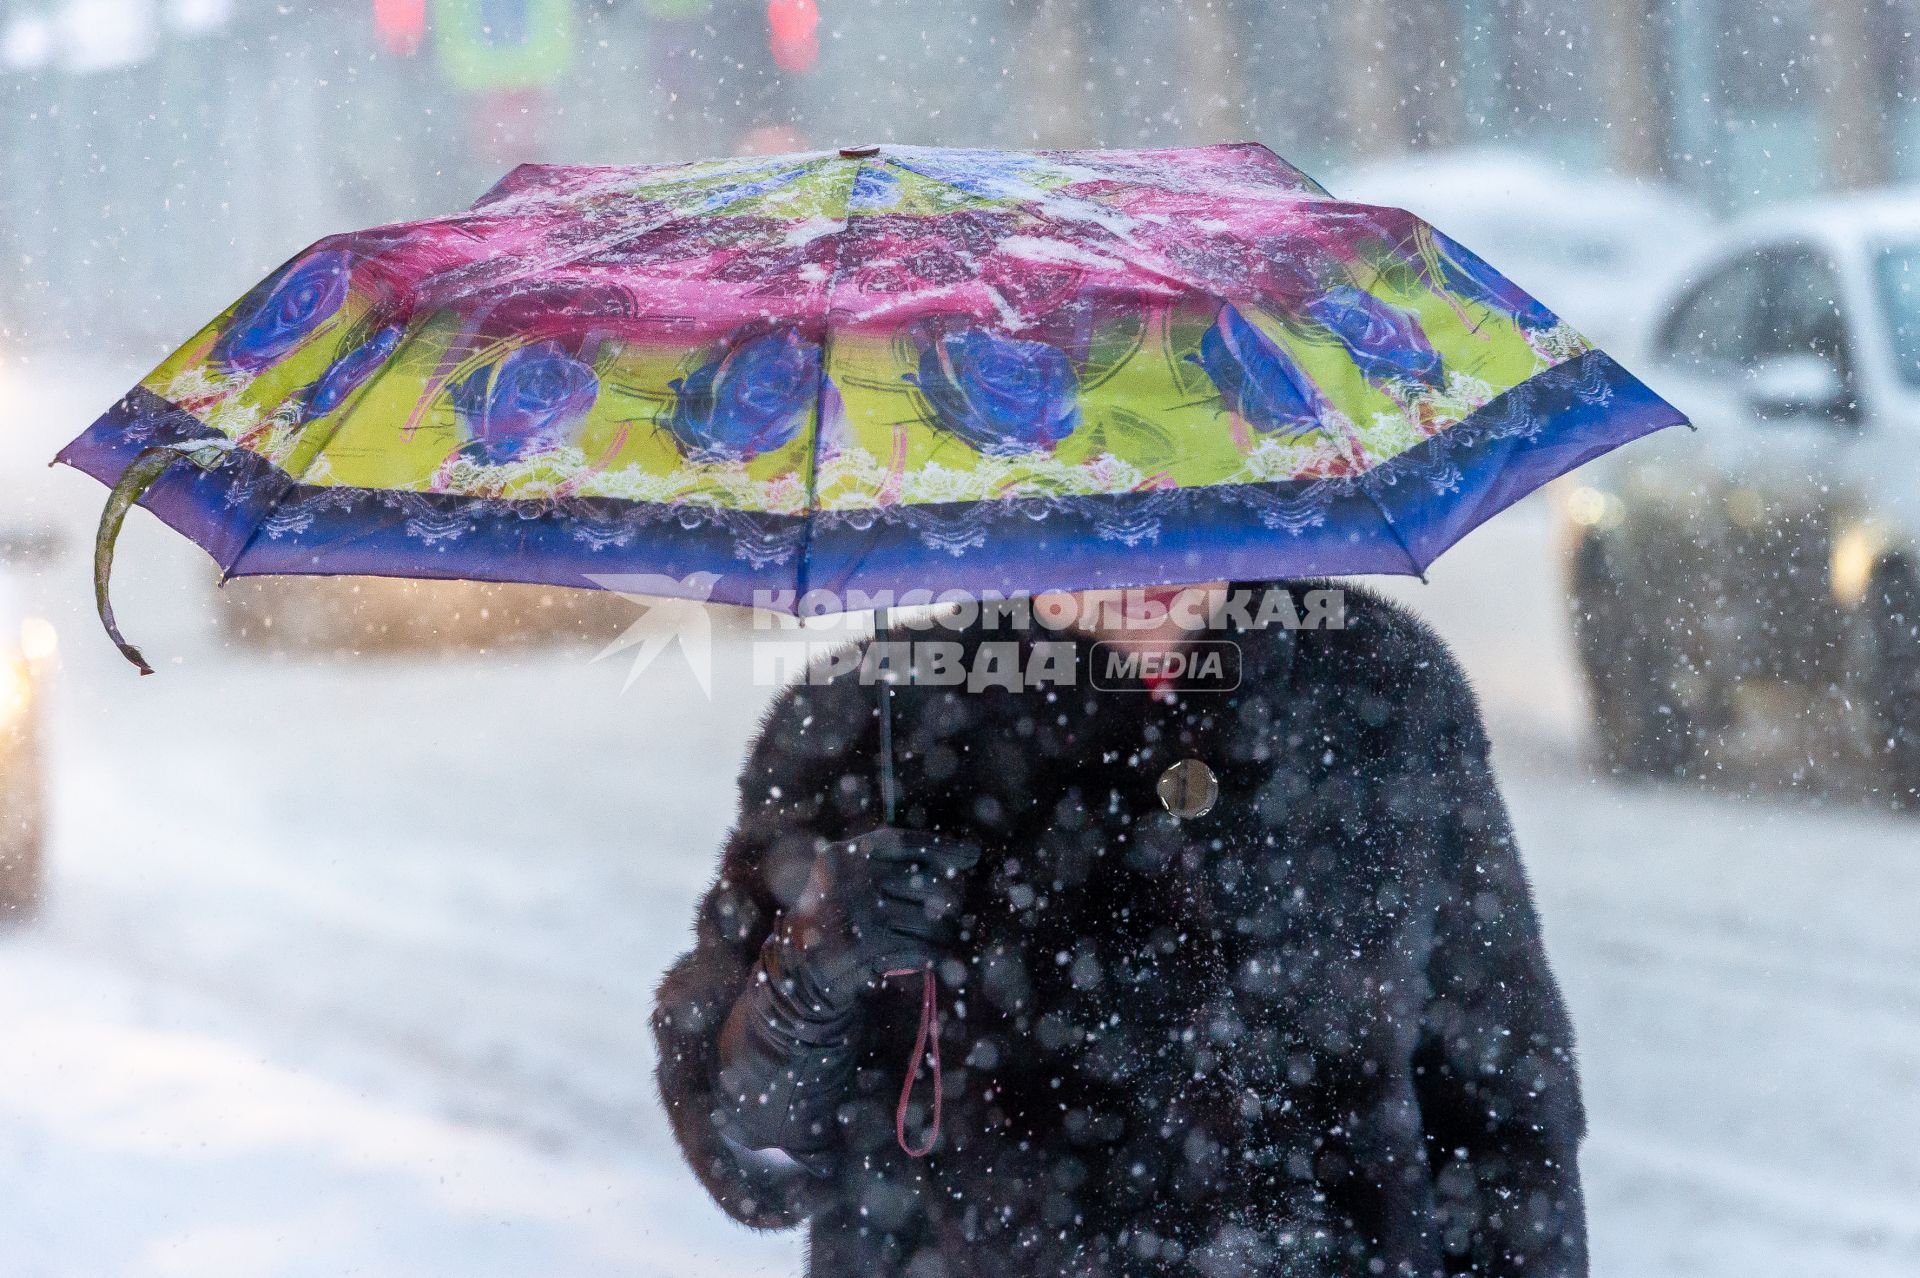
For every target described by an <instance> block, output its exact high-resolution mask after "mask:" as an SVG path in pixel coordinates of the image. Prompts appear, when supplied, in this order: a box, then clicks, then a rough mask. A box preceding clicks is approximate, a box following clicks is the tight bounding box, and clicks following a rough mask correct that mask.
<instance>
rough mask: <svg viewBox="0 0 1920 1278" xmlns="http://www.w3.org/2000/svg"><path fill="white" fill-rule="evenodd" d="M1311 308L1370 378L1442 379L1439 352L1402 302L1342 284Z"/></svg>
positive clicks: (1436, 381) (1434, 382)
mask: <svg viewBox="0 0 1920 1278" xmlns="http://www.w3.org/2000/svg"><path fill="white" fill-rule="evenodd" d="M1307 312H1308V314H1310V315H1312V316H1313V318H1314V319H1315V320H1318V321H1319V322H1320V323H1321V324H1322V325H1324V326H1325V327H1326V328H1328V329H1330V330H1331V331H1332V332H1333V333H1334V335H1335V336H1337V337H1338V338H1339V339H1340V341H1341V342H1342V343H1343V344H1344V345H1345V346H1346V348H1347V353H1348V354H1349V355H1351V356H1352V357H1353V362H1354V363H1356V364H1358V365H1359V366H1360V371H1361V372H1362V373H1364V374H1365V375H1366V376H1367V378H1368V379H1369V380H1372V381H1376V382H1391V381H1413V382H1424V383H1426V384H1427V385H1429V386H1435V385H1438V384H1439V381H1440V356H1439V354H1438V353H1437V352H1436V351H1435V350H1434V349H1433V347H1432V346H1431V345H1430V344H1429V343H1428V342H1427V335H1426V334H1425V333H1422V332H1421V331H1420V325H1419V324H1418V323H1417V322H1416V321H1415V320H1414V318H1413V316H1412V315H1410V314H1408V313H1407V312H1406V311H1404V310H1401V309H1400V308H1399V307H1397V306H1394V305H1391V304H1389V303H1387V302H1383V301H1381V300H1380V299H1379V298H1377V297H1375V296H1373V295H1372V294H1371V293H1368V292H1365V291H1363V290H1361V289H1357V288H1354V287H1353V286H1352V285H1350V284H1342V285H1338V286H1336V287H1334V288H1330V289H1328V290H1327V291H1326V292H1324V293H1322V294H1320V295H1319V296H1318V297H1316V298H1314V299H1313V300H1312V301H1310V302H1308V303H1307Z"/></svg>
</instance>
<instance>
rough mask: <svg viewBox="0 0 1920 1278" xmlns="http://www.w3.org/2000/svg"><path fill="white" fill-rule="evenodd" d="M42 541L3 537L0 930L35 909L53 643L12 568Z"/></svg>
mask: <svg viewBox="0 0 1920 1278" xmlns="http://www.w3.org/2000/svg"><path fill="white" fill-rule="evenodd" d="M43 552H44V548H43V546H42V545H41V544H40V543H37V542H36V543H35V544H33V545H25V544H22V543H19V542H14V543H8V542H7V541H6V540H5V538H4V536H0V927H4V926H6V925H7V924H8V923H12V922H18V921H22V920H24V919H28V918H31V917H32V916H33V914H34V913H35V911H36V910H37V909H38V907H39V903H40V888H41V881H42V877H43V867H42V861H43V851H44V846H45V841H46V765H45V762H44V754H43V747H42V739H41V731H40V724H41V712H40V700H41V696H40V694H41V689H42V687H43V685H44V682H45V676H46V674H47V671H48V670H49V668H50V666H51V663H52V660H53V656H54V649H55V646H56V641H55V637H54V630H53V625H52V623H50V622H48V621H47V620H46V619H44V618H41V617H35V616H29V615H26V614H25V613H24V612H23V611H22V608H21V604H20V600H19V591H18V589H17V588H16V585H15V582H14V578H13V572H14V568H13V565H15V564H17V563H19V562H20V561H21V560H22V559H25V558H28V557H31V556H33V555H37V554H39V553H43Z"/></svg>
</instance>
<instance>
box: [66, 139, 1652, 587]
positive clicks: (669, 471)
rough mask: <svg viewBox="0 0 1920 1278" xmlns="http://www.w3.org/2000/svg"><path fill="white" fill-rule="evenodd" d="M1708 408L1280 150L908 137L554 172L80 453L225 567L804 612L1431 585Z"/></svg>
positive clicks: (253, 327)
mask: <svg viewBox="0 0 1920 1278" xmlns="http://www.w3.org/2000/svg"><path fill="white" fill-rule="evenodd" d="M1683 420H1684V419H1683V418H1682V416H1681V414H1680V413H1679V412H1678V411H1676V410H1675V409H1673V408H1672V407H1671V406H1669V405H1668V404H1666V403H1664V402H1663V401H1662V400H1660V399H1659V398H1658V397H1657V396H1655V395H1654V394H1653V393H1652V392H1651V391H1649V390H1648V389H1647V388H1646V387H1645V386H1644V385H1642V384H1641V382H1640V381H1639V380H1637V379H1636V378H1634V377H1633V376H1632V375H1631V374H1629V373H1628V372H1626V371H1625V370H1624V369H1622V368H1621V367H1620V366H1619V365H1618V364H1616V363H1615V362H1614V361H1613V360H1612V359H1611V358H1609V357H1608V356H1607V355H1605V354H1604V353H1602V352H1601V351H1599V350H1596V349H1594V348H1593V347H1592V346H1590V345H1589V344H1588V343H1587V342H1586V341H1585V340H1584V339H1583V338H1582V337H1581V336H1580V335H1579V334H1578V333H1576V332H1574V331H1573V330H1571V329H1570V328H1568V327H1567V326H1566V325H1564V324H1562V323H1561V322H1560V321H1559V320H1558V319H1557V318H1556V317H1555V316H1554V315H1553V314H1552V313H1550V312H1549V311H1548V310H1547V309H1546V308H1545V307H1543V306H1542V305H1540V303H1539V302H1537V301H1535V300H1534V299H1533V298H1531V297H1529V296H1528V295H1527V294H1525V293H1523V292H1521V291H1520V290H1519V289H1517V288H1515V287H1514V286H1513V285H1512V284H1511V283H1509V282H1508V281H1507V280H1506V279H1504V278H1503V277H1501V276H1500V275H1499V274H1498V273H1497V272H1495V271H1494V270H1493V269H1492V268H1490V267H1489V266H1488V265H1487V264H1486V263H1485V262H1483V261H1481V260H1480V259H1479V258H1478V257H1476V256H1474V255H1473V254H1472V253H1471V252H1469V251H1468V250H1467V249H1465V248H1464V247H1462V246H1461V245H1459V244H1456V243H1455V242H1453V241H1452V240H1450V239H1448V238H1447V237H1446V236H1445V235H1444V234H1442V233H1440V232H1439V231H1437V230H1435V229H1433V228H1432V227H1429V226H1428V225H1426V224H1425V223H1423V222H1422V221H1420V220H1419V219H1418V218H1416V217H1414V216H1412V215H1411V214H1409V213H1406V212H1403V211H1401V210H1398V209H1391V208H1379V207H1371V206H1366V205H1359V204H1349V203H1344V202H1342V201H1339V200H1337V199H1334V198H1332V197H1331V196H1329V195H1328V194H1327V192H1326V191H1324V190H1323V189H1322V188H1321V187H1320V186H1319V185H1318V184H1316V183H1315V182H1314V181H1312V180H1311V179H1310V178H1308V177H1306V176H1305V175H1304V174H1302V173H1301V172H1300V171H1299V170H1297V169H1295V168H1293V167H1291V166H1290V165H1288V164H1287V163H1286V162H1285V161H1283V160H1281V159H1280V158H1279V157H1277V156H1276V155H1274V154H1273V153H1272V152H1271V151H1269V150H1268V149H1266V148H1265V147H1262V146H1259V145H1255V144H1248V143H1238V144H1229V145H1221V146H1209V147H1198V148H1192V149H1177V150H1146V151H1044V152H1034V153H1023V152H1011V151H988V150H952V149H942V148H931V147H913V146H884V147H857V148H848V149H846V150H843V151H840V152H832V151H827V152H819V153H811V154H803V155H783V156H773V157H756V158H746V159H731V160H718V161H710V162H703V163H695V164H674V165H650V166H640V167H633V168H583V167H568V166H547V165H525V166H522V167H520V168H518V169H515V170H514V171H513V172H512V173H510V174H508V175H507V176H506V178H505V179H503V180H502V181H501V182H500V183H499V185H497V186H496V187H495V188H494V189H493V190H491V191H489V192H488V193H487V194H486V195H485V196H483V197H482V198H481V199H480V200H479V201H478V202H477V203H475V204H474V205H473V207H472V208H470V209H468V210H466V211H465V212H461V213H456V214H453V215H450V216H447V217H439V218H431V219H428V220H425V221H419V222H408V223H400V224H396V225H392V226H384V227H377V228H374V229H372V230H366V231H359V232H353V233H349V234H345V235H338V236H333V237H330V238H328V239H324V240H322V241H320V242H319V243H317V244H315V245H313V246H312V247H311V248H309V249H307V250H306V251H305V252H303V253H301V254H299V255H298V256H296V257H295V258H294V259H293V260H292V261H290V262H288V263H287V264H286V265H285V266H283V267H282V268H281V269H280V270H278V271H276V272H275V273H274V274H273V275H272V276H270V277H269V278H268V279H266V280H265V281H263V282H262V283H261V284H260V285H259V286H258V287H256V288H255V289H253V290H252V291H251V292H249V293H248V294H247V295H246V296H245V297H243V298H241V299H240V301H238V302H237V303H235V304H234V305H233V306H232V307H230V308H229V309H228V310H227V311H226V312H225V313H223V314H222V315H220V316H219V317H218V318H217V319H215V320H214V321H213V322H212V323H211V324H209V325H207V327H206V328H204V329H203V330H202V331H201V332H200V333H199V334H197V335H196V336H195V337H194V338H193V339H192V340H191V341H189V342H188V343H187V344H186V345H185V346H183V347H181V348H180V349H179V350H178V351H176V352H175V353H174V354H173V355H172V356H171V357H169V358H168V359H167V360H166V361H165V362H164V363H162V364H161V365H160V366H159V367H158V368H156V369H155V370H154V371H153V372H152V373H151V374H149V375H148V376H147V377H146V379H145V380H143V381H142V382H141V383H140V385H139V386H137V387H135V388H134V389H133V390H132V391H131V392H129V393H128V394H127V396H126V397H125V398H124V399H122V400H121V401H120V402H119V403H118V404H117V405H115V406H114V408H113V409H112V410H111V411H110V412H108V413H107V414H106V415H105V416H104V417H102V418H101V419H100V420H99V421H98V422H96V423H94V425H93V426H91V427H90V428H89V429H88V430H87V431H86V432H85V433H83V434H82V435H81V436H80V437H79V438H78V439H76V440H75V441H74V442H73V443H72V444H70V445H69V446H68V447H67V448H66V450H65V451H63V452H62V453H61V455H60V460H62V461H65V462H67V463H69V464H71V465H74V466H77V467H79V468H80V469H82V470H85V471H87V472H88V473H89V474H92V475H94V476H95V477H97V478H99V479H101V480H103V481H105V482H107V483H110V484H111V483H115V482H116V481H121V480H123V478H124V479H126V480H127V481H128V482H126V483H123V484H122V485H121V489H120V495H121V497H122V500H123V502H124V501H125V500H131V499H132V497H133V496H136V495H140V499H141V500H142V501H143V502H144V504H146V505H147V506H149V507H150V508H151V509H152V510H153V511H154V512H155V513H156V514H158V515H159V516H160V517H161V518H162V519H164V520H166V521H167V522H168V523H170V524H171V525H173V526H174V527H175V528H177V529H179V530H180V531H181V532H183V533H185V534H186V535H187V536H189V537H191V538H193V539H194V540H195V541H197V542H198V543H199V544H200V545H202V546H203V547H205V548H206V549H207V550H208V551H209V552H210V553H211V554H212V555H213V556H214V558H215V559H216V560H217V561H218V562H219V564H220V567H221V569H222V570H223V572H224V573H226V574H228V575H244V574H256V573H370V574H379V575H389V576H404V577H459V578H477V579H484V580H493V581H523V582H545V583H554V584H561V585H568V586H590V585H593V584H594V580H593V579H594V578H595V577H597V576H603V575H631V574H649V575H653V576H656V577H664V578H672V579H685V578H692V577H694V576H695V575H697V574H714V575H717V577H718V581H717V583H715V584H714V585H713V587H712V589H711V595H710V597H711V598H713V599H715V600H718V601H722V602H736V603H748V602H756V601H757V602H760V603H762V604H765V603H768V602H772V603H774V604H775V606H783V607H788V608H792V607H795V606H796V605H797V604H798V603H799V601H800V600H801V599H802V598H803V597H805V596H806V595H807V592H808V591H809V590H813V589H816V588H819V589H824V590H828V591H832V592H835V594H836V595H837V596H838V597H840V598H841V599H843V600H845V599H848V598H849V597H850V596H851V597H854V598H857V597H858V596H859V595H860V594H863V593H866V592H900V591H904V590H909V589H921V590H932V591H945V590H956V591H964V592H968V593H973V594H983V593H990V592H1004V593H1021V592H1028V591H1040V590H1053V589H1085V588H1093V587H1102V586H1119V585H1142V584H1155V583H1172V582H1182V581H1200V580H1213V579H1219V578H1228V577H1232V578H1268V577H1290V576H1305V575H1314V574H1330V573H1414V574H1420V573H1423V572H1424V570H1425V568H1426V566H1427V565H1428V564H1429V563H1430V562H1431V561H1432V560H1433V559H1434V558H1435V557H1436V556H1437V555H1439V554H1440V552H1441V551H1443V550H1444V549H1446V547H1447V546H1449V545H1451V544H1452V543H1453V542H1454V541H1455V540H1457V539H1458V538H1459V537H1460V536H1461V535H1462V534H1464V533H1465V532H1467V531H1468V530H1469V529H1471V528H1473V527H1474V526H1475V525H1476V524H1478V523H1480V522H1481V521H1482V520H1484V519H1486V518H1487V517H1488V516H1489V515H1491V514H1493V513H1494V512H1496V511H1498V510H1500V509H1501V508H1502V507H1504V506H1506V505H1508V504H1509V503H1511V502H1513V501H1515V500H1517V499H1518V498H1519V497H1521V496H1523V495H1524V494H1526V493H1527V492H1529V491H1531V490H1532V489H1534V488H1536V487H1538V486H1539V485H1540V484H1542V483H1544V482H1546V481H1547V480H1549V479H1551V478H1553V477H1554V476H1556V475H1559V474H1561V473H1563V472H1565V471H1567V470H1569V469H1571V468H1572V467H1574V466H1577V465H1579V464H1580V463H1581V462H1583V461H1585V460H1587V459H1588V458H1590V457H1593V456H1594V455H1596V454H1598V453H1601V452H1603V451H1605V450H1607V449H1609V448H1612V447H1614V446H1615V445H1618V444H1620V443H1622V442H1624V441H1626V440H1628V439H1631V438H1633V437H1635V436H1638V435H1641V434H1643V433H1646V432H1648V431H1651V430H1655V429H1657V428H1660V427H1663V426H1669V425H1674V424H1677V423H1680V422H1682V421H1683ZM181 458H185V459H187V460H188V461H190V462H191V463H192V464H187V465H181V464H176V463H177V461H178V460H179V459H181ZM137 459H139V460H140V461H141V464H140V465H139V466H138V467H135V466H134V463H135V462H136V460H137ZM147 484H150V487H145V488H143V487H142V486H143V485H147ZM142 494H143V495H142ZM107 542H110V537H107V538H103V549H108V550H110V546H107V545H105V544H104V543H107ZM704 582H705V578H704V577H702V589H704V588H705V586H704ZM665 588H668V589H670V588H671V585H670V583H669V585H668V586H667V587H665ZM756 592H775V593H773V594H772V595H768V594H765V593H762V594H761V595H760V597H759V598H758V599H757V600H756ZM846 606H858V605H857V604H854V603H852V602H848V603H847V604H846Z"/></svg>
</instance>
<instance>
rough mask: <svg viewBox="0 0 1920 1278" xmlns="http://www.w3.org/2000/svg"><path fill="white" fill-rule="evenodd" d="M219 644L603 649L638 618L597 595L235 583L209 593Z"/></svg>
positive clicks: (427, 585) (447, 584)
mask: <svg viewBox="0 0 1920 1278" xmlns="http://www.w3.org/2000/svg"><path fill="white" fill-rule="evenodd" d="M214 593H215V595H216V601H215V602H216V607H217V615H218V617H219V619H220V625H221V628H222V629H223V631H224V632H225V633H226V635H227V636H228V637H229V638H230V639H233V640H235V641H237V642H240V643H244V644H247V645H249V646H257V647H264V648H270V649H277V650H291V651H303V652H329V653H366V652H388V653H407V652H422V651H439V650H453V649H477V650H493V649H500V648H524V647H532V646H537V645H542V644H551V643H569V642H584V643H595V644H599V643H605V642H607V641H608V640H610V639H612V638H613V637H614V636H616V635H618V634H619V633H620V632H621V631H622V630H624V629H625V628H626V627H627V626H629V625H631V624H632V623H633V621H634V619H635V618H636V617H637V616H638V615H639V613H640V609H638V608H636V607H635V606H634V605H633V604H632V603H631V602H629V601H628V600H626V599H624V598H622V597H621V596H620V595H617V594H614V593H612V592H609V591H604V590H571V589H566V588H564V587H560V586H523V585H511V584H501V583H495V582H486V581H405V580H400V579H398V578H391V577H242V578H237V579H235V580H233V581H229V582H227V583H226V584H225V585H224V586H221V587H219V588H218V589H217V590H216V591H215V592H214Z"/></svg>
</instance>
